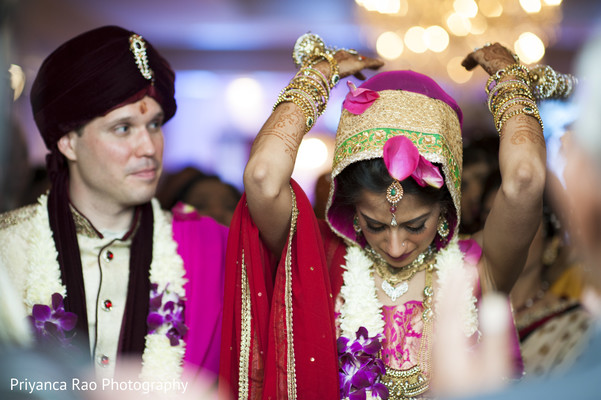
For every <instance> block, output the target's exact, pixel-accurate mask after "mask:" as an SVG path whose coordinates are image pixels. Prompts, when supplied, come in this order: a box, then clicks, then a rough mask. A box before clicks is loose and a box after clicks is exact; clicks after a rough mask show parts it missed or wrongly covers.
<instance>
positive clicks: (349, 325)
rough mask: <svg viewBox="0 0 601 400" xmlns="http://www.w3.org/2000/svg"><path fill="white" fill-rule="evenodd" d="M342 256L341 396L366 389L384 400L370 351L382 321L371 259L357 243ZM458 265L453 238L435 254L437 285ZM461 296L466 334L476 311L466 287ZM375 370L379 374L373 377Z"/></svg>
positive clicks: (460, 261)
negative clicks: (464, 299) (343, 263)
mask: <svg viewBox="0 0 601 400" xmlns="http://www.w3.org/2000/svg"><path fill="white" fill-rule="evenodd" d="M345 259H346V265H344V266H343V268H344V269H345V272H344V273H343V282H344V284H343V285H342V287H341V289H340V294H341V296H342V297H343V299H344V303H343V305H342V307H341V309H340V317H339V318H340V328H341V337H340V338H339V339H338V353H339V361H340V386H341V387H340V389H341V391H340V393H341V398H342V399H346V398H350V399H353V398H354V397H355V396H359V397H361V398H363V396H364V393H366V392H369V393H372V395H373V396H374V397H373V398H379V399H385V398H387V397H388V392H387V391H384V390H382V389H381V388H380V386H379V385H380V376H381V375H383V374H384V373H385V370H384V367H383V366H382V369H380V363H381V362H382V360H381V359H379V358H377V354H378V353H377V351H374V349H376V348H377V349H378V350H379V349H380V347H381V340H382V339H383V337H382V336H383V332H384V320H383V318H382V304H381V302H380V301H379V300H378V298H377V292H376V284H375V280H374V278H373V274H372V262H371V261H370V260H369V258H368V257H367V256H366V255H365V254H364V252H363V251H362V250H361V249H360V248H359V247H357V246H349V247H348V248H347V253H346V255H345ZM458 268H460V269H461V270H462V273H466V272H465V260H464V254H463V252H462V251H461V249H460V247H459V244H458V240H457V238H454V239H453V240H452V241H451V242H450V243H449V244H448V245H447V246H446V247H445V248H444V249H442V250H440V251H439V252H438V254H437V257H436V263H435V264H434V269H435V271H436V272H437V275H438V281H437V284H438V287H441V285H444V284H445V281H446V280H447V279H448V278H447V276H448V275H449V273H450V271H453V270H455V269H458ZM435 293H436V292H435ZM463 295H464V296H465V297H466V309H465V310H464V311H463V317H464V333H465V335H466V336H468V337H469V336H471V335H473V334H474V333H476V332H478V315H477V312H478V311H477V309H476V298H475V297H474V295H473V292H472V291H471V290H469V289H466V292H465V293H463ZM435 298H437V296H436V295H435ZM434 311H436V307H434ZM378 372H379V373H380V375H379V376H375V374H376V373H378ZM366 389H367V390H366Z"/></svg>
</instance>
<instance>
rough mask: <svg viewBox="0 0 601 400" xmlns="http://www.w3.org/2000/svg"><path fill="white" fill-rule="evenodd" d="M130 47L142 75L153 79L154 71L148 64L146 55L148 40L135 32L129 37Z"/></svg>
mask: <svg viewBox="0 0 601 400" xmlns="http://www.w3.org/2000/svg"><path fill="white" fill-rule="evenodd" d="M129 49H130V50H131V52H132V53H133V55H134V59H135V60H136V65H137V66H138V69H139V70H140V73H141V74H142V76H143V77H144V78H146V79H148V80H151V79H152V78H153V76H154V72H153V71H152V69H150V67H149V66H148V57H147V55H146V42H145V41H144V38H142V36H140V35H137V34H135V33H134V34H133V35H131V36H130V37H129Z"/></svg>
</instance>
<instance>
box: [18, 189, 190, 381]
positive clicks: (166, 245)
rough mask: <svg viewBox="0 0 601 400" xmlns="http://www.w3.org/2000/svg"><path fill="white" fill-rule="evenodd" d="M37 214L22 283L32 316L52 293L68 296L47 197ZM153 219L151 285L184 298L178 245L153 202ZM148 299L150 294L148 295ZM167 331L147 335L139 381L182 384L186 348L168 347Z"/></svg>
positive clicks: (163, 329)
mask: <svg viewBox="0 0 601 400" xmlns="http://www.w3.org/2000/svg"><path fill="white" fill-rule="evenodd" d="M38 203H39V208H38V212H37V213H36V214H35V216H34V217H33V218H34V220H33V224H34V226H35V227H36V229H34V230H33V232H31V236H30V237H29V248H30V251H29V254H28V258H29V262H28V265H27V266H26V271H25V272H26V274H27V276H28V279H27V282H26V283H25V306H26V308H27V313H28V314H31V311H32V308H33V306H34V305H35V304H47V303H48V302H49V301H50V298H51V297H52V294H54V293H60V294H61V295H62V296H63V297H65V296H66V294H67V289H66V287H65V285H63V284H62V282H61V278H60V267H59V265H58V262H57V261H56V259H57V256H58V253H57V251H56V248H55V246H54V239H53V233H52V230H51V229H50V221H49V219H48V212H47V210H48V197H47V196H46V195H42V196H40V198H39V199H38ZM152 210H153V216H154V228H153V230H154V231H153V238H152V240H153V246H152V249H153V250H152V263H151V264H150V282H151V283H156V284H157V285H158V291H159V292H161V291H163V290H165V288H166V287H167V285H169V288H168V289H169V292H172V293H175V294H177V295H178V296H179V297H180V298H182V299H184V298H185V295H186V293H185V290H184V284H185V283H186V279H185V277H184V275H185V269H184V263H183V260H182V258H181V257H180V256H179V254H178V253H177V243H175V241H174V240H173V236H172V227H171V221H169V220H168V219H167V218H166V217H165V214H164V212H163V211H162V210H161V207H160V204H159V203H158V201H157V200H156V199H153V200H152ZM149 296H150V293H149ZM168 329H169V327H168V326H167V324H164V325H163V326H161V327H160V328H159V329H158V330H157V331H156V332H154V333H152V334H148V335H146V339H145V340H146V347H145V349H144V353H143V354H142V372H141V373H140V378H141V379H143V380H146V381H173V380H177V381H179V380H181V376H182V371H183V357H184V353H185V344H184V341H183V340H180V343H179V344H178V345H177V346H171V344H170V342H169V339H168V338H167V336H166V335H165V333H166V332H167V330H168Z"/></svg>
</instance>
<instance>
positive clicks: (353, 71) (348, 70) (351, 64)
mask: <svg viewBox="0 0 601 400" xmlns="http://www.w3.org/2000/svg"><path fill="white" fill-rule="evenodd" d="M334 58H335V59H336V61H338V68H339V74H340V77H341V78H345V77H347V76H350V75H354V76H355V77H356V78H357V79H361V80H365V75H363V73H362V72H361V71H362V70H364V69H373V70H376V69H378V68H380V67H381V66H382V65H384V62H383V61H382V60H380V59H378V58H371V57H366V56H363V55H361V54H357V53H356V52H352V51H351V52H349V51H347V50H338V51H337V52H336V54H335V55H334Z"/></svg>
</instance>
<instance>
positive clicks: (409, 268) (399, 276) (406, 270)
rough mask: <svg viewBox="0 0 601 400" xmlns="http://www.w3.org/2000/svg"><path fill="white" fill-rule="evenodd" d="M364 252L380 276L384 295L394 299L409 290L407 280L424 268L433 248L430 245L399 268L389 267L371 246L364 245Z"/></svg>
mask: <svg viewBox="0 0 601 400" xmlns="http://www.w3.org/2000/svg"><path fill="white" fill-rule="evenodd" d="M365 250H366V254H367V255H368V257H369V258H370V259H371V261H372V262H373V265H374V268H375V270H376V272H377V274H378V275H379V276H380V277H381V278H382V285H381V288H382V290H383V291H384V293H386V295H387V296H388V297H389V298H390V299H391V300H392V301H396V300H397V299H398V298H399V297H401V296H402V295H404V294H405V293H407V291H408V290H409V281H410V280H411V278H413V277H414V276H415V274H417V273H418V272H420V271H423V270H424V269H426V267H427V266H428V264H429V263H430V262H431V261H433V260H434V257H432V256H433V255H434V249H433V247H432V246H431V245H430V246H429V247H428V248H427V249H426V250H425V251H424V252H423V253H421V254H420V255H418V256H417V258H416V259H415V260H413V261H412V262H411V263H410V264H407V265H405V266H404V267H401V268H394V267H391V266H390V265H389V264H388V263H387V262H386V260H384V258H382V256H381V255H380V254H378V253H377V252H376V251H375V250H374V249H372V248H371V247H369V246H368V247H366V248H365Z"/></svg>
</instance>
